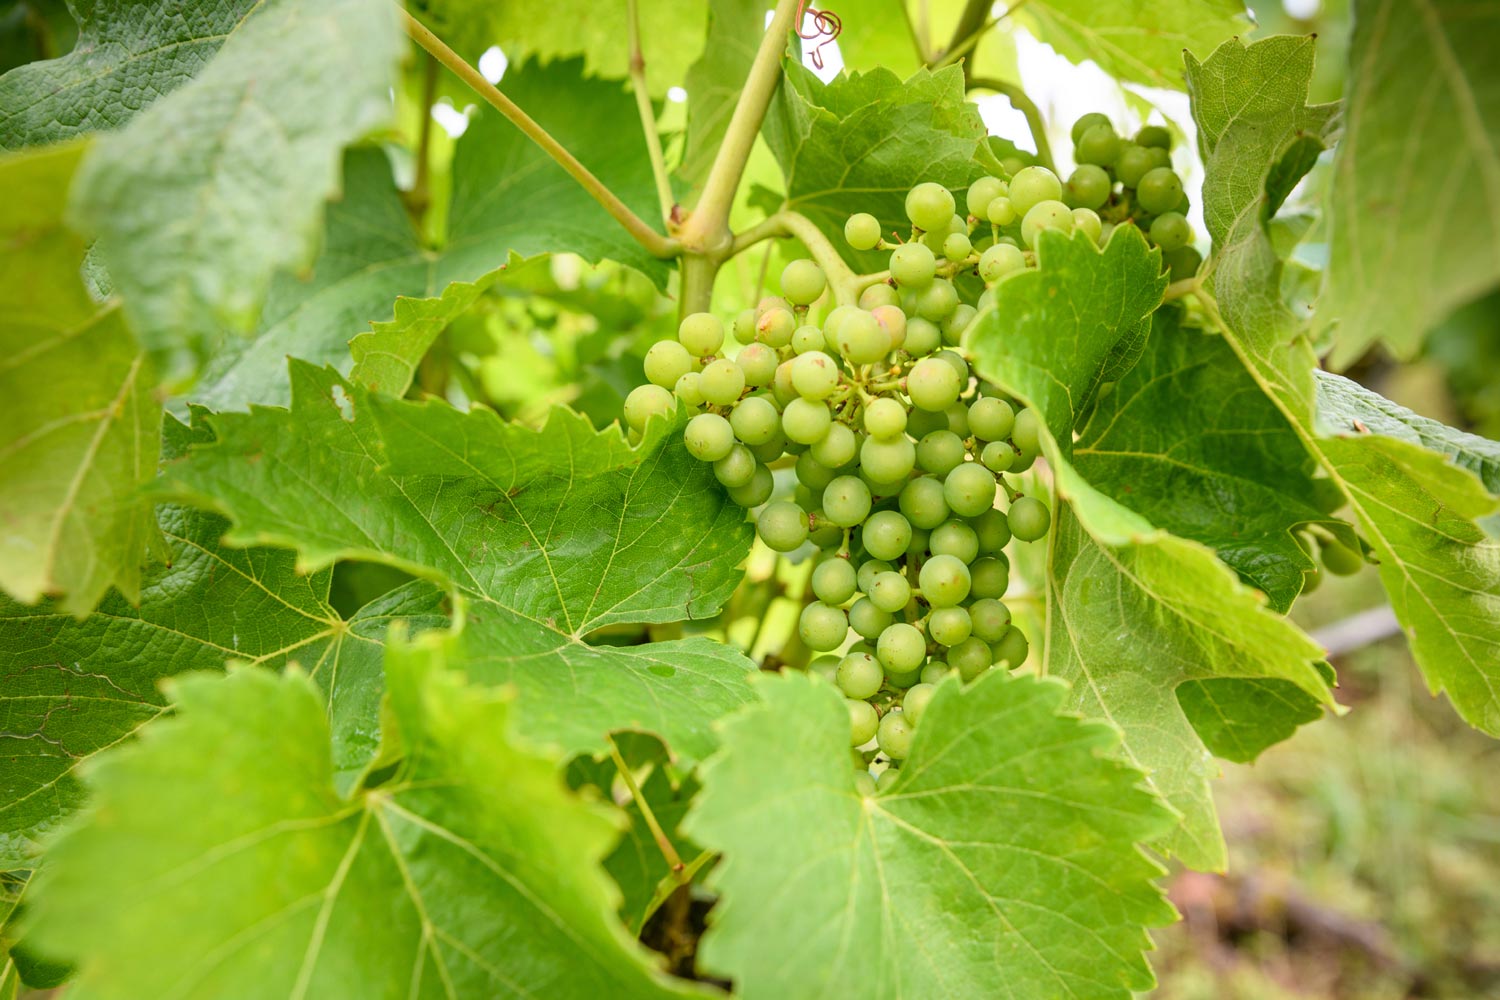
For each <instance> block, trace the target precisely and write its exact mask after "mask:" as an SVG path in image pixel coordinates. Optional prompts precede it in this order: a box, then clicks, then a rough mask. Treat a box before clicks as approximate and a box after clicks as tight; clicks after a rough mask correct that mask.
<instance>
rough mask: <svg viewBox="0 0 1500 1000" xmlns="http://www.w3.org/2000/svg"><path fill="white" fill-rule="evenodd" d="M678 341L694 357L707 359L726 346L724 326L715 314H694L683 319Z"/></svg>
mask: <svg viewBox="0 0 1500 1000" xmlns="http://www.w3.org/2000/svg"><path fill="white" fill-rule="evenodd" d="M677 339H678V341H679V342H680V343H681V344H682V346H683V347H685V348H687V352H688V353H689V354H691V355H692V356H693V357H695V358H706V357H708V356H709V355H711V354H716V353H718V350H719V348H721V347H723V346H724V324H723V323H721V322H719V317H717V316H715V315H714V314H713V313H706V312H699V313H693V314H692V315H690V316H684V317H683V320H682V323H681V324H680V325H679V326H678V327H677Z"/></svg>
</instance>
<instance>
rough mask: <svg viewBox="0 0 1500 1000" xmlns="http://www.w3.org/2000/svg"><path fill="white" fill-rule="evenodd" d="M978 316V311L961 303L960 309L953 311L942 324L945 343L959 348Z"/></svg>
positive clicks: (965, 303)
mask: <svg viewBox="0 0 1500 1000" xmlns="http://www.w3.org/2000/svg"><path fill="white" fill-rule="evenodd" d="M978 315H979V310H978V309H975V308H974V307H973V306H971V305H969V304H968V303H967V302H960V303H959V304H958V308H957V309H955V310H953V312H952V313H950V314H949V315H948V318H947V319H945V320H943V322H942V324H941V328H942V331H943V343H945V344H948V345H951V346H957V345H958V344H959V343H961V342H962V341H963V335H964V333H965V331H967V330H968V329H969V324H970V323H973V322H974V319H975V317H977V316H978Z"/></svg>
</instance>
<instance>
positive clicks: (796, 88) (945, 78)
mask: <svg viewBox="0 0 1500 1000" xmlns="http://www.w3.org/2000/svg"><path fill="white" fill-rule="evenodd" d="M785 69H786V78H785V79H784V80H783V81H782V84H781V87H780V88H779V89H778V90H777V92H776V97H775V98H774V99H773V100H772V102H771V107H770V110H769V111H768V112H767V114H766V122H765V126H764V129H763V132H764V135H765V138H766V141H767V142H768V143H769V144H770V147H771V151H772V152H773V153H775V155H776V160H777V162H778V163H779V164H780V165H781V172H782V176H783V177H784V178H785V181H786V201H787V207H788V208H792V209H796V210H797V211H799V212H801V213H802V214H804V215H806V216H808V217H809V218H810V219H812V220H813V221H814V222H815V223H817V225H818V227H819V228H820V229H822V230H823V231H824V232H825V233H827V234H829V235H830V236H833V237H834V244H835V245H836V246H838V247H840V248H841V252H843V253H844V254H845V255H846V256H848V257H849V259H850V261H851V262H853V263H856V264H858V265H860V266H861V267H862V268H863V269H864V270H871V271H873V270H878V269H879V268H880V267H883V266H884V264H883V263H877V258H878V256H879V255H878V254H874V253H871V254H867V255H864V257H863V259H861V258H860V256H859V255H858V254H856V253H855V251H853V250H851V249H849V247H848V245H847V244H846V243H845V241H844V238H843V232H844V222H845V220H847V219H848V218H849V216H850V215H852V214H853V213H855V212H869V213H871V214H872V215H874V216H875V217H876V218H878V219H879V220H880V222H881V225H882V227H883V228H884V229H886V230H888V231H889V230H900V231H902V232H907V231H909V230H910V229H911V223H910V221H908V220H907V218H906V211H905V203H906V202H905V199H906V192H907V191H909V190H910V189H911V186H912V185H913V184H914V183H916V182H917V181H919V180H923V181H935V182H937V183H939V184H942V185H944V186H946V187H949V188H952V189H954V190H959V189H962V188H964V187H967V186H968V184H969V182H970V181H972V180H973V179H974V178H975V177H976V176H978V175H980V174H983V173H986V172H990V173H998V172H999V171H1000V165H999V163H998V162H997V161H996V160H995V156H994V154H993V153H992V152H991V151H990V147H989V143H988V141H987V139H988V130H987V129H986V128H985V126H984V122H983V121H982V120H981V119H980V117H979V111H978V109H977V108H975V107H974V105H972V104H970V103H968V102H966V101H965V100H964V77H963V68H962V67H960V66H949V67H947V68H946V69H940V70H936V71H928V70H925V69H924V70H920V71H918V72H917V73H916V74H915V75H914V76H912V77H911V78H910V79H908V80H905V81H903V80H901V79H900V78H899V77H897V76H896V75H895V74H894V73H892V72H891V71H890V70H887V69H873V70H870V71H869V72H867V73H853V74H851V75H848V76H841V77H839V78H837V79H835V80H834V81H833V82H832V83H829V84H826V85H825V84H823V83H820V82H819V81H818V78H817V77H816V76H814V75H813V74H812V72H811V71H810V70H808V69H805V68H804V67H802V66H800V65H798V64H795V63H791V62H788V63H786V65H785Z"/></svg>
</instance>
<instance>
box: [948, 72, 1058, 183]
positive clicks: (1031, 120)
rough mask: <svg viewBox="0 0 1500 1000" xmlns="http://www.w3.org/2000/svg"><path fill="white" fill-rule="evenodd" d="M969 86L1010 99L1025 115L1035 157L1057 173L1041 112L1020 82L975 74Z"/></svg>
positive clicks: (1013, 105)
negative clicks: (1008, 81) (1034, 149)
mask: <svg viewBox="0 0 1500 1000" xmlns="http://www.w3.org/2000/svg"><path fill="white" fill-rule="evenodd" d="M969 87H970V88H972V89H976V90H993V91H994V92H995V93H997V94H1001V95H1003V96H1004V97H1005V99H1006V100H1008V101H1010V103H1011V106H1012V107H1014V108H1015V109H1016V110H1017V111H1019V112H1021V114H1023V115H1025V116H1026V126H1027V127H1028V128H1029V129H1031V138H1032V141H1033V142H1035V143H1036V158H1037V159H1038V160H1040V161H1041V162H1042V166H1044V167H1046V168H1047V169H1048V170H1050V171H1052V172H1053V173H1057V167H1056V166H1054V164H1053V160H1052V144H1051V143H1049V142H1048V141H1047V126H1046V125H1045V124H1044V123H1043V122H1042V113H1041V111H1040V110H1038V108H1037V106H1036V102H1035V101H1033V100H1032V99H1031V98H1030V97H1029V96H1027V94H1026V91H1024V90H1022V89H1021V86H1020V84H1015V83H1007V82H1006V81H1004V80H997V79H995V78H994V77H988V76H976V77H971V78H970V79H969Z"/></svg>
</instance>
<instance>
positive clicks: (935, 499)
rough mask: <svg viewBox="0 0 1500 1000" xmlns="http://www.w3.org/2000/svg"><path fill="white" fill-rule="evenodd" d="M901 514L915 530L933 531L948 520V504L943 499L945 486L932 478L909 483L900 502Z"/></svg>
mask: <svg viewBox="0 0 1500 1000" xmlns="http://www.w3.org/2000/svg"><path fill="white" fill-rule="evenodd" d="M898 503H899V505H900V507H901V513H902V514H903V515H904V516H905V517H906V519H907V521H909V522H911V525H912V527H914V528H925V529H927V530H929V531H930V530H932V529H933V528H936V527H937V526H938V525H940V524H942V523H943V522H944V521H946V520H947V519H948V502H947V501H946V500H944V499H943V484H942V483H941V482H939V481H938V480H936V479H933V478H932V477H931V476H922V477H920V478H917V479H913V480H912V481H911V482H909V483H907V484H906V486H905V487H904V488H902V490H901V497H900V500H899V501H898Z"/></svg>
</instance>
